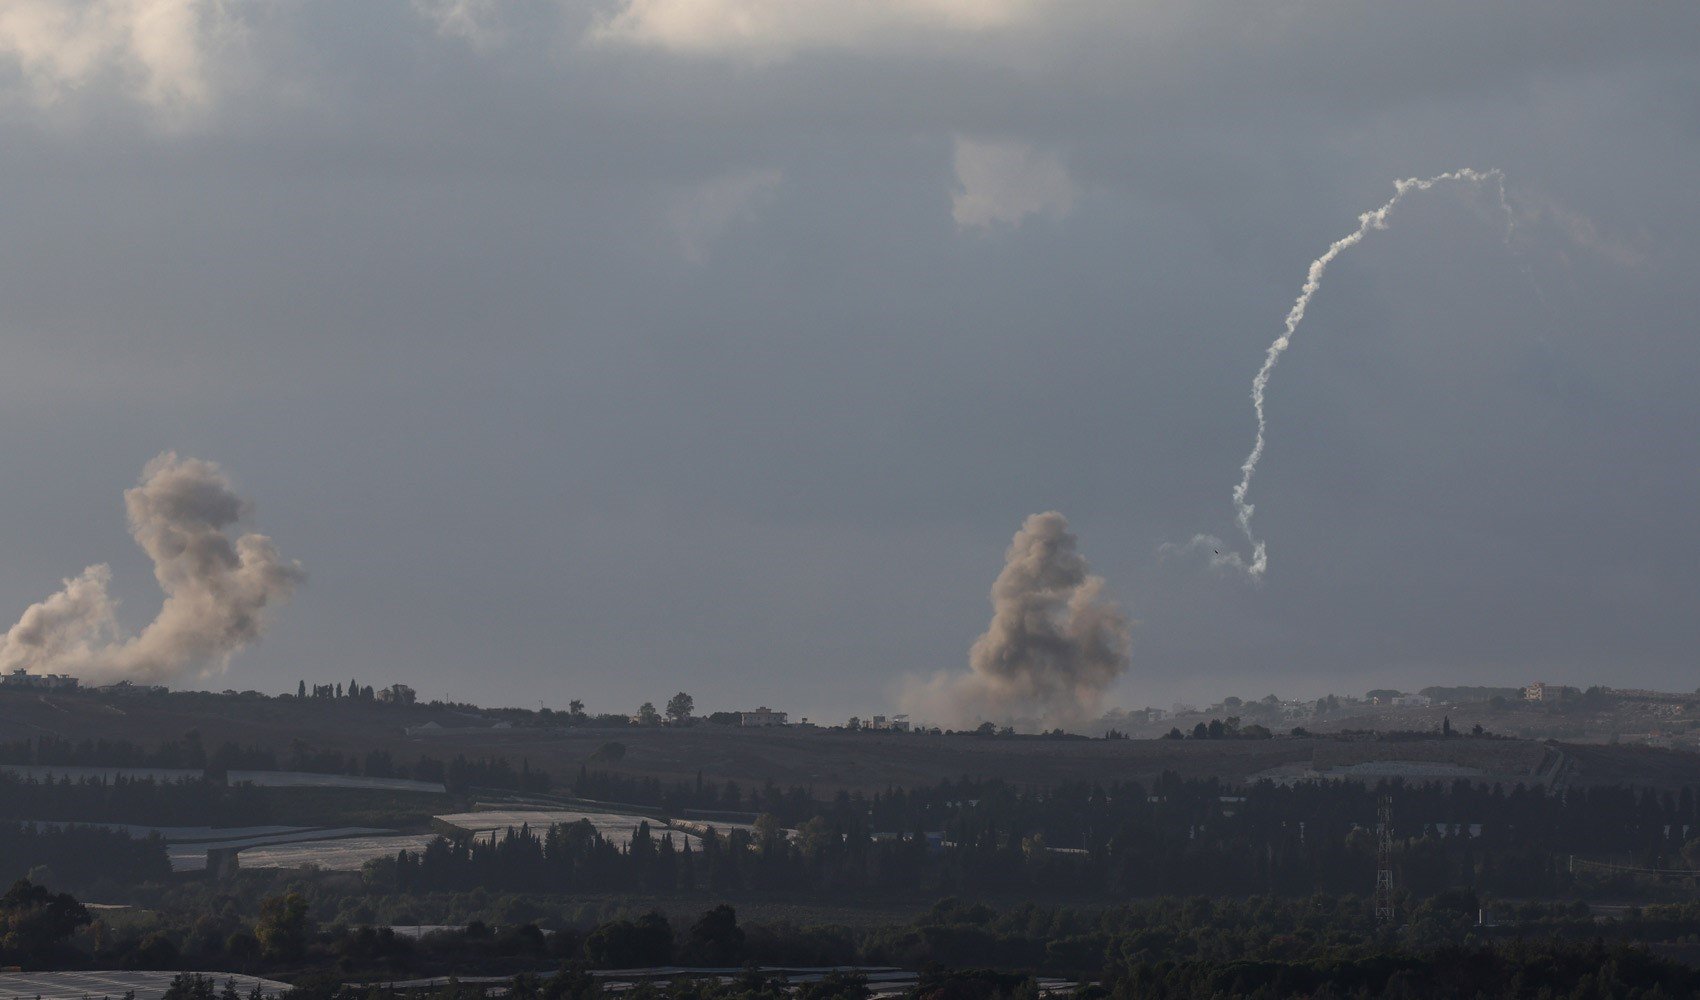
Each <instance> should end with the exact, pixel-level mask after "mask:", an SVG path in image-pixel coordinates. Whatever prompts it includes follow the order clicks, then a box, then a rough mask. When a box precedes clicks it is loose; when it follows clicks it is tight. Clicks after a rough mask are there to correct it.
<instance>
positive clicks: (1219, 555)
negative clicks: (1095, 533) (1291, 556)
mask: <svg viewBox="0 0 1700 1000" xmlns="http://www.w3.org/2000/svg"><path fill="white" fill-rule="evenodd" d="M1444 181H1469V182H1470V183H1472V184H1484V183H1487V182H1489V181H1492V182H1493V184H1494V186H1495V190H1496V191H1497V193H1498V195H1499V207H1500V208H1501V209H1502V210H1503V211H1504V212H1505V218H1506V227H1507V228H1506V237H1507V239H1509V238H1510V233H1511V226H1512V224H1513V218H1512V215H1511V207H1510V205H1508V204H1507V203H1506V201H1505V175H1504V174H1503V173H1502V172H1500V171H1499V170H1498V169H1497V168H1496V169H1493V170H1472V169H1470V168H1469V167H1465V168H1463V169H1460V170H1453V171H1450V172H1448V173H1444V174H1436V175H1435V176H1433V177H1426V178H1424V177H1407V178H1405V179H1404V180H1400V181H1394V182H1393V197H1392V198H1390V199H1388V201H1387V203H1386V204H1384V205H1382V206H1381V207H1380V208H1378V209H1376V210H1375V211H1373V212H1365V213H1364V214H1362V215H1360V216H1358V228H1357V229H1355V230H1353V231H1352V232H1350V233H1347V234H1346V235H1345V236H1342V237H1340V238H1339V239H1337V240H1335V241H1334V243H1333V244H1332V245H1330V246H1329V248H1328V251H1327V252H1326V253H1324V254H1323V255H1322V256H1320V257H1318V258H1317V259H1315V260H1313V261H1311V262H1310V270H1309V271H1308V272H1306V274H1305V283H1304V286H1303V287H1302V288H1300V289H1299V297H1298V299H1297V300H1296V301H1294V302H1293V307H1292V308H1291V309H1289V310H1288V311H1287V321H1286V324H1285V329H1284V330H1283V331H1282V333H1281V335H1280V336H1279V337H1276V338H1275V341H1274V342H1273V343H1271V344H1270V345H1269V349H1268V350H1267V351H1266V352H1265V353H1264V355H1263V367H1261V368H1259V369H1258V370H1257V376H1256V377H1255V378H1253V379H1252V380H1251V405H1252V408H1253V409H1254V410H1256V412H1257V439H1256V441H1255V443H1253V444H1252V447H1251V454H1249V455H1247V456H1246V459H1245V462H1244V463H1243V464H1242V465H1241V466H1240V481H1239V483H1238V484H1237V485H1235V486H1234V514H1235V517H1234V519H1235V521H1237V522H1238V523H1239V526H1240V532H1241V533H1242V534H1244V535H1245V538H1246V541H1248V542H1250V543H1251V561H1250V562H1249V563H1247V562H1246V560H1245V559H1244V558H1243V557H1242V556H1241V555H1240V554H1239V553H1237V552H1227V553H1224V552H1222V551H1221V550H1222V541H1221V540H1220V539H1218V538H1216V537H1215V536H1213V535H1194V536H1193V538H1192V541H1191V542H1188V543H1187V546H1186V547H1188V548H1208V549H1211V550H1212V552H1213V553H1214V554H1213V555H1212V556H1211V558H1210V564H1211V565H1212V566H1232V567H1234V568H1235V569H1239V570H1243V571H1244V572H1246V573H1247V574H1248V575H1250V576H1251V577H1252V578H1254V579H1256V578H1259V577H1262V576H1263V574H1264V572H1265V571H1266V570H1267V569H1268V568H1269V552H1268V548H1267V546H1266V545H1265V543H1264V542H1263V541H1261V540H1260V539H1258V537H1257V536H1256V535H1255V534H1254V533H1253V532H1252V530H1251V515H1252V511H1253V510H1254V509H1255V508H1254V507H1253V506H1252V504H1251V503H1250V502H1248V501H1247V500H1246V497H1247V495H1248V494H1250V492H1251V478H1252V476H1254V475H1256V473H1257V463H1258V461H1259V460H1260V459H1262V458H1263V440H1264V432H1265V431H1266V430H1267V429H1268V421H1267V419H1266V418H1265V416H1264V412H1263V394H1264V390H1265V389H1267V388H1268V386H1269V377H1270V376H1271V375H1272V374H1274V372H1275V365H1276V363H1277V362H1279V361H1280V360H1281V355H1282V354H1284V353H1285V352H1286V350H1287V348H1288V346H1289V345H1291V344H1292V342H1293V335H1294V334H1295V333H1297V332H1298V329H1299V324H1300V323H1302V322H1304V318H1305V310H1306V309H1307V308H1308V307H1309V306H1310V300H1311V297H1312V296H1314V295H1315V294H1316V293H1317V290H1318V289H1320V288H1321V287H1322V275H1323V272H1325V271H1327V270H1328V265H1329V264H1331V263H1333V262H1334V259H1335V258H1336V257H1339V256H1340V255H1341V254H1342V253H1344V252H1345V251H1347V250H1349V249H1351V248H1352V247H1354V246H1357V245H1358V244H1359V243H1361V242H1363V239H1364V237H1365V236H1368V235H1369V232H1370V230H1372V229H1386V228H1387V217H1388V215H1389V214H1391V213H1392V211H1393V206H1395V205H1397V204H1399V200H1400V199H1401V198H1403V197H1405V195H1406V194H1408V193H1409V192H1412V191H1427V190H1428V189H1429V188H1432V187H1434V186H1435V185H1436V184H1439V183H1442V182H1444Z"/></svg>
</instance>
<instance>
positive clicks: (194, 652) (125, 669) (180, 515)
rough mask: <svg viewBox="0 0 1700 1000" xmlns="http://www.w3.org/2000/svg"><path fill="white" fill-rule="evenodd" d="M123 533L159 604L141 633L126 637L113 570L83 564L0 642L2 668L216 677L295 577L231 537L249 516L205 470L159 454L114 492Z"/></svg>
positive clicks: (264, 545) (105, 675) (295, 567)
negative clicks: (110, 588) (144, 563)
mask: <svg viewBox="0 0 1700 1000" xmlns="http://www.w3.org/2000/svg"><path fill="white" fill-rule="evenodd" d="M124 506H125V509H126V511H127V513H128V514H129V521H130V534H131V535H132V536H133V537H134V538H135V539H136V543H137V544H138V545H140V546H141V547H142V549H143V550H144V551H145V552H147V554H148V556H149V557H150V558H151V559H152V560H153V568H154V578H155V579H156V580H158V581H159V586H160V589H162V590H164V591H165V603H164V604H163V605H162V606H161V607H160V610H159V614H158V615H157V616H156V617H155V618H154V620H153V621H152V622H151V623H149V624H148V626H147V627H146V628H144V629H142V631H141V632H139V633H137V634H136V635H134V636H128V637H126V636H124V635H123V634H122V631H121V629H120V628H119V625H118V618H117V615H116V613H115V612H116V608H117V601H116V600H114V599H113V598H112V596H111V595H110V594H109V593H108V592H107V585H108V583H109V582H110V581H111V579H112V570H111V569H110V568H108V567H107V566H106V565H105V564H101V565H97V566H90V567H89V568H88V569H85V570H83V572H82V575H81V576H78V577H77V578H75V579H72V580H66V581H65V586H64V589H63V590H60V591H59V592H58V593H57V594H54V595H53V596H51V597H49V598H47V599H46V600H44V601H41V602H39V603H37V604H33V605H31V606H30V607H29V608H28V609H27V610H26V611H25V612H24V613H23V616H22V617H21V618H19V619H18V623H17V624H16V625H13V626H12V628H11V629H10V630H9V631H8V632H6V633H5V635H3V636H0V669H4V670H8V671H10V670H17V669H24V670H30V671H34V672H37V673H47V672H60V673H68V674H71V675H73V676H76V677H80V678H82V679H83V680H86V681H95V680H121V679H130V680H138V681H165V680H170V679H173V678H176V677H180V676H182V675H184V674H189V673H201V674H206V673H212V672H215V671H219V670H222V669H224V667H225V665H226V664H227V663H228V662H229V661H230V657H231V655H232V654H234V653H235V652H236V651H237V650H239V649H241V648H242V647H243V646H245V645H247V644H248V643H250V642H253V641H255V640H257V639H258V638H259V637H260V633H261V632H262V631H264V629H265V625H266V621H267V618H268V615H269V613H270V610H271V608H272V607H273V606H276V605H278V604H281V603H283V602H284V601H287V600H288V599H289V595H290V593H291V592H292V591H293V590H294V589H295V587H296V585H297V584H299V583H300V582H301V580H302V578H303V576H302V572H301V565H300V564H299V563H296V562H293V561H285V560H284V559H283V558H282V557H280V556H279V555H278V551H277V547H276V546H274V545H273V544H272V540H271V539H269V538H267V537H266V536H264V535H257V534H253V533H248V534H244V535H242V536H241V537H239V538H234V539H233V538H231V537H230V535H229V534H228V533H227V531H226V529H227V528H229V527H230V526H231V525H234V524H235V523H236V522H237V521H239V520H240V519H241V518H242V517H243V516H244V515H245V514H247V512H248V509H249V504H248V502H247V501H246V500H244V499H242V498H241V497H239V496H237V495H236V493H235V491H234V489H233V487H232V485H231V482H230V479H229V478H228V477H227V476H226V475H225V474H224V471H223V470H222V469H220V468H219V467H218V466H217V465H215V464H214V463H212V462H203V461H201V460H199V459H194V458H178V457H177V455H176V454H175V453H172V452H166V453H164V454H162V455H160V456H159V457H157V458H155V459H154V460H153V461H151V462H149V463H148V464H147V466H146V467H145V468H144V469H143V470H142V481H141V483H140V484H138V485H137V486H136V487H135V488H133V489H128V490H125V491H124Z"/></svg>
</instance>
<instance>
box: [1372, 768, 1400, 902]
mask: <svg viewBox="0 0 1700 1000" xmlns="http://www.w3.org/2000/svg"><path fill="white" fill-rule="evenodd" d="M1375 919H1376V921H1377V922H1379V923H1384V924H1391V923H1393V922H1394V921H1395V920H1396V919H1397V916H1396V914H1395V913H1394V912H1393V796H1391V795H1389V794H1387V793H1385V792H1383V793H1382V795H1381V802H1380V805H1379V806H1378V807H1377V809H1376V824H1375Z"/></svg>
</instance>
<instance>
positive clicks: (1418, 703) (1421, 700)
mask: <svg viewBox="0 0 1700 1000" xmlns="http://www.w3.org/2000/svg"><path fill="white" fill-rule="evenodd" d="M1432 704H1434V699H1433V698H1430V697H1429V696H1428V695H1426V694H1400V695H1394V696H1393V707H1394V708H1427V707H1429V706H1430V705H1432Z"/></svg>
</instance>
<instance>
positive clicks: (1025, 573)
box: [902, 511, 1129, 726]
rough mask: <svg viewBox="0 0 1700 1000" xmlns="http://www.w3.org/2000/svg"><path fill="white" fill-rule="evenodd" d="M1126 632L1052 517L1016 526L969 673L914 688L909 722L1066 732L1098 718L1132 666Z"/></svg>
mask: <svg viewBox="0 0 1700 1000" xmlns="http://www.w3.org/2000/svg"><path fill="white" fill-rule="evenodd" d="M1128 645H1129V638H1128V623H1127V619H1126V618H1124V617H1123V616H1122V613H1121V611H1120V610H1119V609H1118V608H1117V607H1116V605H1115V603H1114V602H1113V601H1111V600H1110V599H1109V598H1107V597H1105V596H1104V580H1103V578H1101V577H1097V576H1092V575H1091V574H1090V573H1089V572H1088V569H1087V565H1086V560H1085V559H1084V558H1083V557H1082V556H1081V555H1080V553H1079V552H1078V551H1076V540H1075V537H1074V535H1072V534H1070V533H1069V530H1068V521H1067V519H1066V518H1064V517H1063V516H1062V515H1061V514H1058V513H1056V512H1055V511H1051V512H1049V513H1045V514H1034V515H1032V516H1030V517H1028V518H1027V520H1026V522H1025V523H1024V524H1022V526H1021V530H1020V531H1018V532H1016V534H1015V539H1014V541H1012V542H1011V543H1010V546H1009V551H1008V552H1007V553H1006V554H1005V556H1004V568H1003V571H1002V572H1001V573H999V574H998V578H997V582H996V583H994V584H993V585H992V622H991V625H989V626H988V627H987V629H986V632H985V634H984V635H982V636H980V638H979V639H978V640H976V641H975V643H974V646H973V649H972V650H971V651H970V652H969V656H968V665H969V668H970V670H969V672H968V673H966V674H940V675H939V676H938V677H935V678H934V679H933V680H932V681H931V682H930V683H926V684H919V683H912V684H911V685H910V688H909V690H908V691H906V692H905V694H904V696H903V699H902V701H903V703H904V707H905V708H906V709H907V710H908V711H911V712H914V713H925V714H929V715H932V716H937V717H938V721H941V722H943V721H947V720H948V721H949V722H950V723H951V724H953V725H971V724H973V723H974V722H977V721H981V720H985V721H996V722H1011V721H1014V720H1015V719H1016V718H1020V717H1033V716H1037V717H1038V718H1039V719H1040V720H1041V721H1042V722H1043V723H1044V724H1045V725H1046V726H1071V725H1079V724H1081V723H1084V722H1087V721H1089V720H1091V719H1093V718H1095V717H1097V715H1098V714H1099V711H1100V708H1101V702H1102V701H1103V696H1104V693H1105V691H1106V690H1107V689H1108V688H1109V686H1110V684H1111V683H1112V682H1114V681H1115V679H1116V678H1117V677H1118V676H1120V675H1121V674H1122V672H1123V671H1125V670H1126V669H1127V666H1128Z"/></svg>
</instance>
